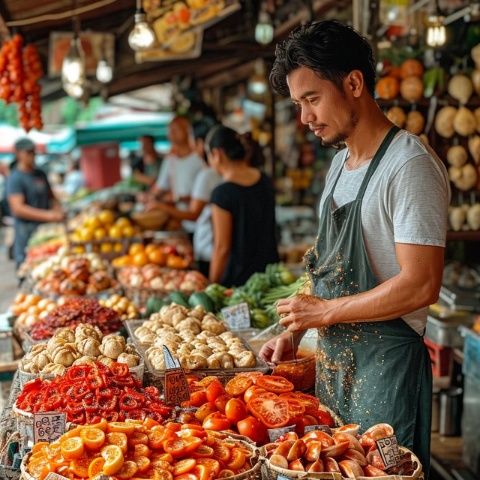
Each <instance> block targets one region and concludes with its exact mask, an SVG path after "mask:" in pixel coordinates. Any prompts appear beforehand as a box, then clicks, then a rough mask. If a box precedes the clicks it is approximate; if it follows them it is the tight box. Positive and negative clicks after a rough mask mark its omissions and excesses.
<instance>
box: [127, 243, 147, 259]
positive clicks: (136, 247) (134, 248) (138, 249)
mask: <svg viewBox="0 0 480 480" xmlns="http://www.w3.org/2000/svg"><path fill="white" fill-rule="evenodd" d="M144 249H145V248H144V246H143V244H142V243H132V245H130V248H129V249H128V254H129V255H131V256H132V257H133V256H134V255H136V254H137V253H143V251H144Z"/></svg>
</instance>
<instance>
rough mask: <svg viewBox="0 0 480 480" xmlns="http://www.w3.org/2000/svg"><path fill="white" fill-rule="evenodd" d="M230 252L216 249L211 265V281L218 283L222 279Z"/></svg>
mask: <svg viewBox="0 0 480 480" xmlns="http://www.w3.org/2000/svg"><path fill="white" fill-rule="evenodd" d="M229 254H230V252H229V251H228V250H226V249H221V250H220V249H216V248H215V249H214V250H213V254H212V261H211V263H210V275H209V276H210V281H211V282H212V283H218V282H219V281H220V279H221V278H222V275H223V272H224V271H225V267H226V265H227V260H228V256H229Z"/></svg>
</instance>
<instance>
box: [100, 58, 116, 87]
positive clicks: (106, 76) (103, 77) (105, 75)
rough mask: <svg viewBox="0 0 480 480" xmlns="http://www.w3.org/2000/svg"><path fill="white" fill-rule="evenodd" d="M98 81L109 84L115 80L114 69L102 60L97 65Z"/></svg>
mask: <svg viewBox="0 0 480 480" xmlns="http://www.w3.org/2000/svg"><path fill="white" fill-rule="evenodd" d="M96 75H97V80H98V81H99V82H102V83H108V82H110V81H111V80H112V78H113V69H112V67H111V66H110V65H109V64H108V62H107V61H106V60H105V59H104V58H102V59H101V60H99V62H98V64H97V72H96Z"/></svg>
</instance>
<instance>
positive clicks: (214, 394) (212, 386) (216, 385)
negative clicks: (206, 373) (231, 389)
mask: <svg viewBox="0 0 480 480" xmlns="http://www.w3.org/2000/svg"><path fill="white" fill-rule="evenodd" d="M206 395H207V400H208V401H209V402H215V400H216V399H217V398H218V397H219V396H220V395H225V389H224V388H223V385H222V384H221V383H220V381H219V380H217V379H216V378H215V379H214V380H212V381H211V382H210V383H209V384H208V387H207V391H206Z"/></svg>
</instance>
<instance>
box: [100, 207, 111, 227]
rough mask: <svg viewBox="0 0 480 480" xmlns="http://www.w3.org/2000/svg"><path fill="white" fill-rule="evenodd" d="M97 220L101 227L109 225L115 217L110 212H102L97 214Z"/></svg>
mask: <svg viewBox="0 0 480 480" xmlns="http://www.w3.org/2000/svg"><path fill="white" fill-rule="evenodd" d="M98 219H99V220H100V222H102V223H103V225H111V224H112V223H113V222H114V221H115V215H114V214H113V212H112V211H111V210H102V211H101V212H100V213H99V214H98Z"/></svg>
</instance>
